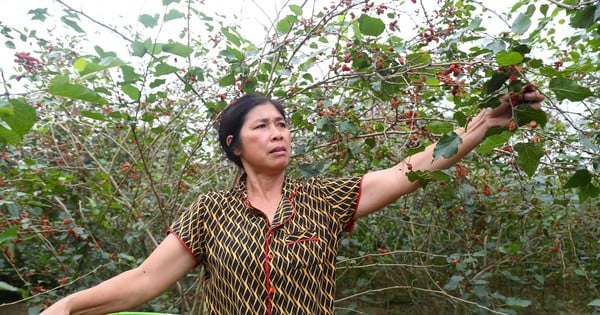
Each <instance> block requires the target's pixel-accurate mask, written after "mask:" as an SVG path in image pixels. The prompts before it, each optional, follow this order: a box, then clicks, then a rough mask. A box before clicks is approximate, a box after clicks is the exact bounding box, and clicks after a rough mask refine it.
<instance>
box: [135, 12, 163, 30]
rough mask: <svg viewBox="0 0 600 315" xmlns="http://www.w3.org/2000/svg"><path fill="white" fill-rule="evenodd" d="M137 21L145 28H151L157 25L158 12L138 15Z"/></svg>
mask: <svg viewBox="0 0 600 315" xmlns="http://www.w3.org/2000/svg"><path fill="white" fill-rule="evenodd" d="M138 21H139V22H140V23H142V25H144V26H145V27H147V28H153V27H155V26H156V25H158V14H155V15H154V16H151V15H149V14H142V15H140V17H139V19H138Z"/></svg>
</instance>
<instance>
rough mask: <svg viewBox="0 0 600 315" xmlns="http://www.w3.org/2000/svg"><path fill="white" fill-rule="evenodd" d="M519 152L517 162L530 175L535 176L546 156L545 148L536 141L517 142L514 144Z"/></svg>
mask: <svg viewBox="0 0 600 315" xmlns="http://www.w3.org/2000/svg"><path fill="white" fill-rule="evenodd" d="M514 148H515V151H517V152H518V153H519V155H518V157H517V164H518V165H519V167H521V169H522V170H523V171H524V172H525V174H527V175H528V176H529V177H531V176H533V174H534V173H535V171H536V170H537V167H538V165H539V164H540V159H541V158H542V156H544V148H542V147H541V146H540V145H538V144H536V143H517V144H515V146H514Z"/></svg>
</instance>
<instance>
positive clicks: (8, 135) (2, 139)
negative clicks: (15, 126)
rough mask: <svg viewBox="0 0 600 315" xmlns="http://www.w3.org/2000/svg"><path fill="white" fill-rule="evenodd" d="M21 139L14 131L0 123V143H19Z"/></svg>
mask: <svg viewBox="0 0 600 315" xmlns="http://www.w3.org/2000/svg"><path fill="white" fill-rule="evenodd" d="M22 141H23V140H22V139H21V137H19V135H18V134H16V133H15V132H14V131H12V130H10V129H8V128H6V127H3V126H2V125H0V143H2V144H6V143H8V144H12V145H18V144H21V142H22Z"/></svg>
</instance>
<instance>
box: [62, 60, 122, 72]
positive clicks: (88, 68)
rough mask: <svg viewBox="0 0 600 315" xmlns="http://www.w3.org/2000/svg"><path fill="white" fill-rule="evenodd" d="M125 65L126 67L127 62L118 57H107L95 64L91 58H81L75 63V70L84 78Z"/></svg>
mask: <svg viewBox="0 0 600 315" xmlns="http://www.w3.org/2000/svg"><path fill="white" fill-rule="evenodd" d="M123 65H125V62H124V61H122V60H120V59H119V58H116V57H105V58H102V59H101V60H100V61H99V62H98V63H95V62H94V61H93V60H91V59H90V58H86V57H80V58H78V59H77V60H75V62H74V63H73V66H74V67H75V69H76V70H77V71H78V72H79V74H80V75H82V76H84V75H87V74H90V73H94V72H98V71H103V70H106V69H110V68H113V67H119V66H123Z"/></svg>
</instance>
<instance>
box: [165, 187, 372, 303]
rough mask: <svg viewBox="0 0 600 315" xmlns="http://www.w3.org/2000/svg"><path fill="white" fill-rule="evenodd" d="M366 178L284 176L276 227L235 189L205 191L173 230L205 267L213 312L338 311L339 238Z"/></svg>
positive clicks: (208, 300)
mask: <svg viewBox="0 0 600 315" xmlns="http://www.w3.org/2000/svg"><path fill="white" fill-rule="evenodd" d="M360 184H361V177H354V178H344V179H326V178H321V177H317V178H310V179H307V180H302V181H300V180H298V181H292V180H288V179H286V182H285V184H284V190H283V198H282V200H281V203H280V204H279V208H278V210H277V213H276V215H275V218H274V220H273V222H272V224H269V223H268V222H267V219H266V218H265V216H264V215H263V214H262V212H260V211H259V210H257V209H254V208H252V207H251V205H250V204H249V203H248V201H247V198H246V188H245V177H242V178H240V179H239V180H238V185H237V187H235V188H234V189H232V190H230V191H227V192H223V193H219V192H212V193H208V194H205V195H202V196H200V197H199V198H198V199H197V200H196V202H194V203H193V204H192V205H191V206H190V207H189V209H188V210H187V211H186V212H185V213H184V214H183V215H182V216H181V217H180V218H179V219H178V220H177V221H176V222H174V223H173V225H172V227H171V232H172V233H174V234H175V235H177V236H178V237H179V238H180V240H181V241H182V242H183V244H184V245H185V246H186V247H187V248H188V249H189V251H190V252H191V253H192V254H193V255H194V256H195V257H196V259H197V260H198V262H199V263H200V264H203V265H204V266H205V268H206V279H205V287H204V289H205V296H206V305H207V307H208V311H209V313H210V314H220V315H223V314H236V315H238V314H274V315H275V314H276V315H284V314H285V315H287V314H333V300H334V294H335V257H336V253H337V249H338V240H339V237H340V234H341V233H342V232H343V231H344V230H350V229H351V228H352V224H353V220H354V213H355V211H356V207H357V204H358V199H359V196H360Z"/></svg>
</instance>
